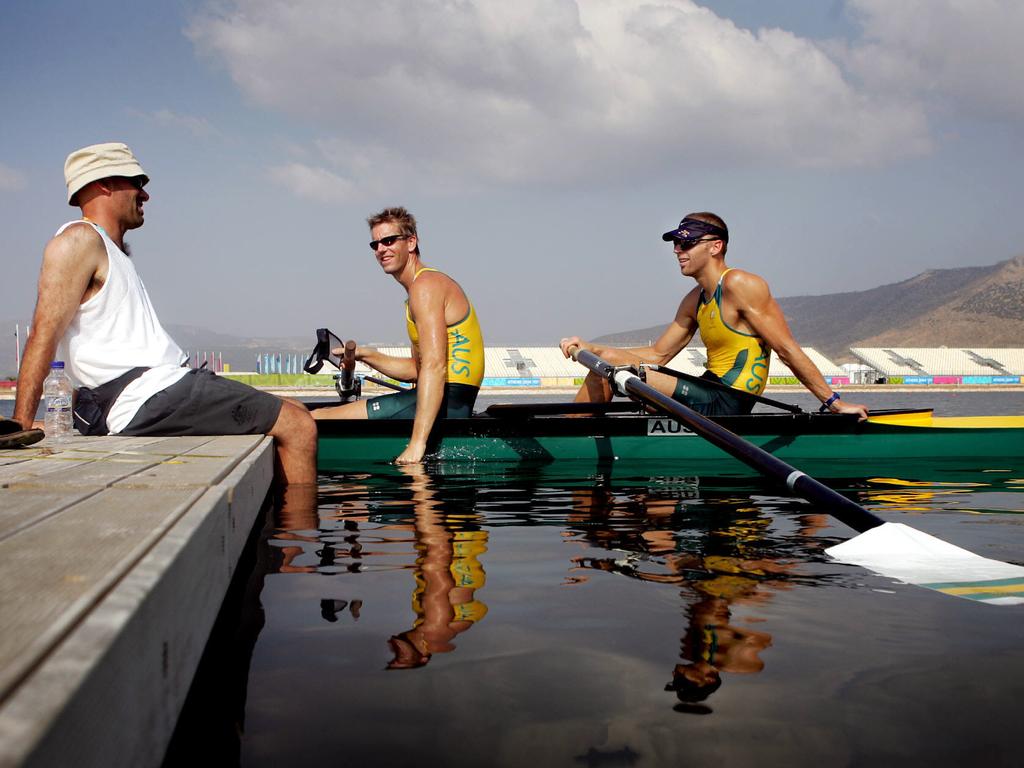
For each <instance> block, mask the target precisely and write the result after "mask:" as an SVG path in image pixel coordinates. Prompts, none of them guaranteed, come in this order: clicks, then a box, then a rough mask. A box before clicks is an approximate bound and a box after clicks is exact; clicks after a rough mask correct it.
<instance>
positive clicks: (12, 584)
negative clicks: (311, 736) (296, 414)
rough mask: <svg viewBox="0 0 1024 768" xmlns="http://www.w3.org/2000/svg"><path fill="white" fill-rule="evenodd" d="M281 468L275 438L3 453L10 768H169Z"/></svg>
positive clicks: (70, 445) (0, 506)
mask: <svg viewBox="0 0 1024 768" xmlns="http://www.w3.org/2000/svg"><path fill="white" fill-rule="evenodd" d="M272 476H273V444H272V441H271V439H270V438H268V437H264V436H262V435H257V436H231V437H164V438H152V437H149V438H142V437H103V438H85V437H77V436H76V437H75V438H72V439H71V440H70V441H69V442H67V443H63V444H53V443H51V442H50V441H49V440H45V441H43V442H42V443H38V444H37V445H35V446H32V447H30V448H26V449H21V450H0V617H2V619H0V622H2V623H0V766H36V765H39V766H63V765H75V766H92V765H96V766H100V765H102V766H105V767H108V766H150V765H153V766H159V765H160V763H161V761H162V760H163V757H164V752H165V751H166V748H167V744H168V742H169V740H170V737H171V734H172V733H173V730H174V726H175V723H176V722H177V719H178V714H179V711H180V709H181V706H182V704H183V702H184V700H185V696H186V694H187V693H188V690H189V686H190V685H191V683H192V677H193V674H194V672H195V669H196V666H197V664H198V662H199V658H200V656H201V655H202V653H203V649H204V647H205V644H206V641H207V638H208V636H209V633H210V629H211V627H212V626H213V622H214V619H215V618H216V616H217V612H218V610H219V609H220V605H221V602H222V600H223V597H224V594H225V592H226V591H227V588H228V585H229V583H230V581H231V577H232V574H233V572H234V568H235V564H236V563H237V562H238V558H239V555H240V554H241V551H242V549H243V547H244V545H245V542H246V539H247V538H248V535H249V533H250V531H251V529H252V526H253V523H254V520H255V518H256V516H257V513H258V512H259V510H260V508H261V506H262V504H263V501H264V499H265V497H266V494H267V491H268V489H269V488H270V483H271V479H272Z"/></svg>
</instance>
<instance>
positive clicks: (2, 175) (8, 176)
mask: <svg viewBox="0 0 1024 768" xmlns="http://www.w3.org/2000/svg"><path fill="white" fill-rule="evenodd" d="M26 183H27V181H26V179H25V174H23V173H21V171H16V170H14V169H13V168H11V167H10V166H7V165H4V164H3V163H0V189H4V190H9V191H15V190H19V189H24V188H25V185H26Z"/></svg>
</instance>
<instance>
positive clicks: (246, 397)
mask: <svg viewBox="0 0 1024 768" xmlns="http://www.w3.org/2000/svg"><path fill="white" fill-rule="evenodd" d="M283 402H284V401H282V400H281V399H279V398H277V397H274V396H273V395H268V394H267V393H266V392H260V391H259V390H258V389H253V388H252V387H250V386H248V385H246V384H241V383H239V382H237V381H234V380H233V379H226V378H224V377H223V376H218V375H217V374H215V373H211V372H210V371H207V370H202V371H200V370H191V371H189V372H188V373H186V374H185V375H184V376H182V377H181V379H180V380H179V381H176V382H175V383H174V384H172V385H171V386H169V387H168V388H167V389H165V390H163V391H161V392H157V393H156V394H155V395H153V396H152V397H151V398H149V400H147V401H146V402H145V403H143V404H142V407H141V408H139V410H138V413H136V414H135V418H133V419H132V420H131V422H129V424H128V426H127V427H125V428H124V429H122V430H121V433H120V434H122V435H167V436H171V435H265V434H267V433H268V432H269V431H270V430H271V428H272V427H273V426H274V423H275V422H276V421H277V417H278V414H280V413H281V406H282V405H283Z"/></svg>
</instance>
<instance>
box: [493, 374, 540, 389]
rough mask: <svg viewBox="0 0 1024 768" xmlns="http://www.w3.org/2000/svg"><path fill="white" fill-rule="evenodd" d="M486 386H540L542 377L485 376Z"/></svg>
mask: <svg viewBox="0 0 1024 768" xmlns="http://www.w3.org/2000/svg"><path fill="white" fill-rule="evenodd" d="M483 386H485V387H539V386H540V379H537V378H526V377H502V376H484V381H483Z"/></svg>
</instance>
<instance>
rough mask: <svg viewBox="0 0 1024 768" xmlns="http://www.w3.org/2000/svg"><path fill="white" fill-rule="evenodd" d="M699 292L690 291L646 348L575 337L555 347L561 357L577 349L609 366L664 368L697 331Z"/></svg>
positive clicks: (695, 290)
mask: <svg viewBox="0 0 1024 768" xmlns="http://www.w3.org/2000/svg"><path fill="white" fill-rule="evenodd" d="M698 296H699V289H694V290H692V291H690V293H688V294H687V295H686V297H685V298H684V299H683V300H682V302H680V304H679V308H678V309H677V310H676V315H675V317H674V318H673V319H672V322H671V323H670V324H669V325H668V327H667V328H666V329H665V330H664V331H663V332H662V334H661V336H659V337H658V340H657V341H655V342H654V344H651V345H650V346H646V347H608V346H604V345H600V344H594V343H593V342H589V341H584V340H583V339H581V338H580V337H579V336H571V337H569V338H567V339H562V341H561V343H560V344H559V346H560V347H561V349H562V354H564V355H565V356H566V357H569V347H572V346H578V347H579V348H580V349H585V350H587V351H589V352H593V353H594V354H595V355H597V356H598V357H600V358H602V359H604V360H606V361H607V362H609V363H612V364H613V365H631V364H634V363H653V364H656V365H665V364H666V363H667V362H669V361H670V360H671V359H672V358H673V357H675V356H676V355H678V354H679V352H680V351H681V350H682V349H683V348H684V347H685V346H686V345H687V344H689V343H690V339H692V338H693V335H694V333H696V331H697V297H698Z"/></svg>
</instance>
